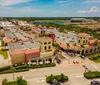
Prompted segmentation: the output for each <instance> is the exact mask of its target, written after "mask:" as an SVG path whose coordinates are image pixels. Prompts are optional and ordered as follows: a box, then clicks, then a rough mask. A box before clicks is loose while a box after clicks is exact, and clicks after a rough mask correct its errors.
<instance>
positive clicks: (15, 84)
mask: <svg viewBox="0 0 100 85" xmlns="http://www.w3.org/2000/svg"><path fill="white" fill-rule="evenodd" d="M2 85H27V81H26V80H24V79H23V77H22V76H20V77H17V79H16V81H12V82H8V80H7V79H3V81H2Z"/></svg>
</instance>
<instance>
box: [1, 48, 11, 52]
mask: <svg viewBox="0 0 100 85" xmlns="http://www.w3.org/2000/svg"><path fill="white" fill-rule="evenodd" d="M1 50H2V51H8V50H9V49H8V48H2V49H1Z"/></svg>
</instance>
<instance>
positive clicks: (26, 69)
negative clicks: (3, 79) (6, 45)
mask: <svg viewBox="0 0 100 85" xmlns="http://www.w3.org/2000/svg"><path fill="white" fill-rule="evenodd" d="M24 71H29V68H23V69H17V70H16V71H15V72H24Z"/></svg>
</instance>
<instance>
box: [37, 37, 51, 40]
mask: <svg viewBox="0 0 100 85" xmlns="http://www.w3.org/2000/svg"><path fill="white" fill-rule="evenodd" d="M38 40H39V41H51V40H52V39H51V38H50V37H41V38H38Z"/></svg>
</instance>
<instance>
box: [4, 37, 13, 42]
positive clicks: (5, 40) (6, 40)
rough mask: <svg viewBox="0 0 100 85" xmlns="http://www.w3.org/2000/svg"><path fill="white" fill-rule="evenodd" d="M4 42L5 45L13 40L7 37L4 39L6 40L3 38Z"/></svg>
mask: <svg viewBox="0 0 100 85" xmlns="http://www.w3.org/2000/svg"><path fill="white" fill-rule="evenodd" d="M3 41H4V43H8V42H11V41H12V39H7V38H6V37H4V38H3Z"/></svg>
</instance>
